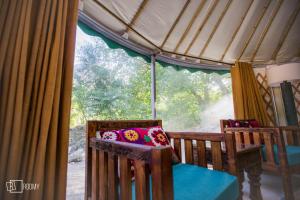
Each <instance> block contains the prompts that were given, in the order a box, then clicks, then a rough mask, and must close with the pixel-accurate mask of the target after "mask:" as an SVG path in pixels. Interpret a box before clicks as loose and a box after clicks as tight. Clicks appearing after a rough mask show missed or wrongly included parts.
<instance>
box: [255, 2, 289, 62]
mask: <svg viewBox="0 0 300 200" xmlns="http://www.w3.org/2000/svg"><path fill="white" fill-rule="evenodd" d="M282 2H283V0H279V3H278V4H277V6H276V7H275V9H274V10H273V12H272V15H271V17H270V18H269V21H268V24H267V26H266V27H265V28H264V31H263V33H262V35H261V36H260V38H259V41H258V43H257V45H256V47H255V49H254V52H253V54H252V56H251V59H250V62H253V60H254V58H255V56H256V54H257V52H258V50H259V48H260V46H261V44H262V42H263V40H264V39H265V37H266V35H267V33H268V31H269V29H270V27H271V25H272V23H273V20H274V18H275V17H276V15H277V13H278V11H279V9H280V7H281V5H282Z"/></svg>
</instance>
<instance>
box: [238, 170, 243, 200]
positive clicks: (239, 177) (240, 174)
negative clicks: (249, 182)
mask: <svg viewBox="0 0 300 200" xmlns="http://www.w3.org/2000/svg"><path fill="white" fill-rule="evenodd" d="M237 178H238V181H239V192H240V196H239V200H242V199H243V182H244V180H245V177H244V169H243V168H241V169H239V172H238V174H237Z"/></svg>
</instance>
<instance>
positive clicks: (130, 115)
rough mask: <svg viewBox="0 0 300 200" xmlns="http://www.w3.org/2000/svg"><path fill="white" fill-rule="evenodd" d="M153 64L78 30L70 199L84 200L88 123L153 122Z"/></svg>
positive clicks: (71, 133) (72, 118)
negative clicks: (130, 120)
mask: <svg viewBox="0 0 300 200" xmlns="http://www.w3.org/2000/svg"><path fill="white" fill-rule="evenodd" d="M150 91H151V76H150V65H149V63H147V62H146V61H145V60H144V59H143V58H142V57H131V56H129V55H128V54H127V53H126V52H125V51H124V50H122V49H111V48H109V47H108V46H107V45H106V43H105V42H104V41H103V40H102V39H101V38H100V37H95V36H90V35H87V34H85V33H84V32H83V31H82V30H81V29H80V28H77V38H76V52H75V66H74V74H73V91H72V107H71V122H70V123H71V124H70V126H71V129H70V141H69V168H68V188H67V198H68V199H83V195H84V166H85V164H84V160H85V158H84V148H85V123H86V121H87V120H89V119H93V120H95V119H98V120H106V119H151V118H152V117H151V97H150Z"/></svg>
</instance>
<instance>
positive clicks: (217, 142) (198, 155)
mask: <svg viewBox="0 0 300 200" xmlns="http://www.w3.org/2000/svg"><path fill="white" fill-rule="evenodd" d="M166 133H167V135H168V137H169V138H170V139H171V140H174V146H175V152H182V150H181V142H180V140H183V141H184V151H185V161H186V163H188V164H194V163H196V164H197V165H199V166H202V167H209V166H208V165H207V164H208V163H209V162H210V163H211V164H212V167H213V169H216V170H225V165H224V163H225V160H224V158H225V157H226V156H225V157H224V156H223V155H227V154H226V153H225V149H222V148H221V147H222V143H224V142H225V139H226V138H225V135H224V134H221V133H204V132H166ZM232 137H234V135H233V134H232ZM231 139H232V140H234V138H231ZM193 141H194V142H193ZM193 143H194V144H195V152H193V146H194V145H193ZM234 144H235V143H234ZM228 148H232V150H231V151H230V152H231V154H232V155H231V157H232V158H233V159H234V158H235V154H236V151H235V146H230V145H229V146H228ZM226 151H227V148H226ZM208 155H209V156H210V157H211V160H209V157H208ZM227 156H228V155H227ZM181 159H182V156H181Z"/></svg>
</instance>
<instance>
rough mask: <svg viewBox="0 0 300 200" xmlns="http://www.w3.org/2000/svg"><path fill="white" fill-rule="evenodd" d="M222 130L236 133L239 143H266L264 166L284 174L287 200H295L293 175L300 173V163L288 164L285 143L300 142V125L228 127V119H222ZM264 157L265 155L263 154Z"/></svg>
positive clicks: (284, 189) (264, 168)
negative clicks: (276, 157) (276, 149)
mask: <svg viewBox="0 0 300 200" xmlns="http://www.w3.org/2000/svg"><path fill="white" fill-rule="evenodd" d="M220 125H221V131H222V132H223V133H225V134H230V135H232V134H234V136H235V141H236V143H237V144H261V145H265V149H266V150H265V151H266V153H265V154H266V155H265V158H264V159H262V168H263V170H265V171H270V172H273V173H276V174H279V175H281V176H282V183H283V191H284V195H285V198H286V199H287V200H294V199H295V197H294V194H293V187H292V182H291V181H292V180H291V175H292V174H293V173H297V174H299V173H300V164H297V165H292V166H290V165H288V159H287V153H286V147H285V145H296V146H299V144H300V127H298V126H284V127H261V128H226V126H227V125H228V120H221V121H220ZM274 144H276V145H277V146H278V147H277V148H278V162H279V163H278V164H277V163H276V160H275V152H274V148H273V146H274ZM261 157H262V158H263V156H261Z"/></svg>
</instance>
